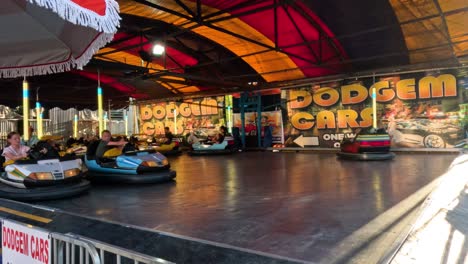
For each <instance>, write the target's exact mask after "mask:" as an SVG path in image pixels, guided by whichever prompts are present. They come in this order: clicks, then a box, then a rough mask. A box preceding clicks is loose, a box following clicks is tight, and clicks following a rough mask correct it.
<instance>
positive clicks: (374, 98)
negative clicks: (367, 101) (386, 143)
mask: <svg viewBox="0 0 468 264" xmlns="http://www.w3.org/2000/svg"><path fill="white" fill-rule="evenodd" d="M372 81H373V85H372V127H373V128H374V129H377V93H376V89H375V73H374V76H373V78H372Z"/></svg>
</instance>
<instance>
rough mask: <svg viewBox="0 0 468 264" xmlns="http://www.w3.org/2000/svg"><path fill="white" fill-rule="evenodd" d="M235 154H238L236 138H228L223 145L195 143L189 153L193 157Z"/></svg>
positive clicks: (203, 142)
mask: <svg viewBox="0 0 468 264" xmlns="http://www.w3.org/2000/svg"><path fill="white" fill-rule="evenodd" d="M234 152H236V147H235V142H234V138H232V137H226V138H225V139H224V140H223V142H221V143H213V144H210V143H208V142H206V141H200V142H197V143H194V144H192V150H191V151H189V152H188V153H189V155H192V156H200V155H222V154H232V153H234Z"/></svg>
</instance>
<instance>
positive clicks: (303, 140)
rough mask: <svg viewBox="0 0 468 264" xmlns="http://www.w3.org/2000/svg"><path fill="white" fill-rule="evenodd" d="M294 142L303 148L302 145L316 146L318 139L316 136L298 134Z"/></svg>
mask: <svg viewBox="0 0 468 264" xmlns="http://www.w3.org/2000/svg"><path fill="white" fill-rule="evenodd" d="M294 143H296V144H298V145H299V146H301V148H303V147H304V146H318V145H319V140H318V137H304V136H302V135H300V136H299V137H298V138H296V139H295V140H294Z"/></svg>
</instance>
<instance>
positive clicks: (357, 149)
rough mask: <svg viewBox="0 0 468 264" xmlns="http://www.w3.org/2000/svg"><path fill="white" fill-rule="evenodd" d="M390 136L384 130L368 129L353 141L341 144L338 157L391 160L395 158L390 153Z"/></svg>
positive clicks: (345, 141) (393, 154) (348, 140)
mask: <svg viewBox="0 0 468 264" xmlns="http://www.w3.org/2000/svg"><path fill="white" fill-rule="evenodd" d="M390 142H391V140H390V136H389V135H388V134H387V133H386V132H385V131H383V130H374V129H367V130H362V131H361V132H359V133H357V135H356V137H354V138H352V139H345V140H343V142H342V143H341V146H340V148H341V151H340V152H338V153H337V156H338V157H339V158H341V159H348V160H364V161H365V160H389V159H393V158H394V157H395V153H393V152H390Z"/></svg>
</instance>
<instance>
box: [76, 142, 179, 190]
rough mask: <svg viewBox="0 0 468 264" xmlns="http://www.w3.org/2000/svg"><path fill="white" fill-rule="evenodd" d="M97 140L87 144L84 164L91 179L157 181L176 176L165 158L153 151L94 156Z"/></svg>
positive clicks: (104, 180) (102, 180)
mask: <svg viewBox="0 0 468 264" xmlns="http://www.w3.org/2000/svg"><path fill="white" fill-rule="evenodd" d="M98 144H99V141H96V142H94V143H92V144H91V145H90V146H88V151H87V153H86V155H85V158H84V160H85V164H86V166H87V167H88V170H89V171H88V176H89V178H90V180H92V181H99V182H122V183H158V182H166V181H170V180H172V179H174V178H175V177H176V172H175V171H173V170H171V169H170V164H169V161H168V160H167V158H166V157H165V156H164V155H162V154H161V153H158V152H155V151H147V150H144V151H129V152H125V153H124V154H122V155H120V156H117V157H113V158H96V156H95V153H96V148H97V145H98Z"/></svg>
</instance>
